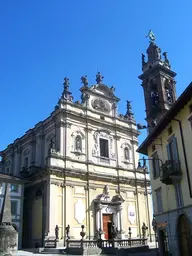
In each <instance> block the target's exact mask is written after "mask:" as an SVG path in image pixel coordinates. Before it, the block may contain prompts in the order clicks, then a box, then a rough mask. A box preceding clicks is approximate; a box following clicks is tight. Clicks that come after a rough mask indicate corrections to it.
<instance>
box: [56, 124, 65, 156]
mask: <svg viewBox="0 0 192 256" xmlns="http://www.w3.org/2000/svg"><path fill="white" fill-rule="evenodd" d="M58 126H59V127H60V128H59V129H60V132H59V135H58V137H59V138H58V141H59V149H60V154H61V155H62V156H64V155H66V152H65V143H67V142H66V141H65V132H66V131H65V128H64V126H65V123H64V122H60V123H58V124H57V127H58ZM66 146H67V145H66Z"/></svg>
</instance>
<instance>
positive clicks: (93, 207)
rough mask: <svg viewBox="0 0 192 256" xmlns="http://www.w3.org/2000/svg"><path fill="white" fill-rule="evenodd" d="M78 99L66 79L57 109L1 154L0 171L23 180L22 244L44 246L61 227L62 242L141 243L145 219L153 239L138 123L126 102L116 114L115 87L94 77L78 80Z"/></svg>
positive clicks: (149, 197)
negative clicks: (128, 239)
mask: <svg viewBox="0 0 192 256" xmlns="http://www.w3.org/2000/svg"><path fill="white" fill-rule="evenodd" d="M81 80H82V83H83V86H82V87H81V88H80V92H81V100H80V101H77V102H74V101H73V97H72V93H71V92H70V90H69V79H68V78H65V79H64V90H63V93H62V96H61V98H60V99H59V102H58V104H57V105H56V107H55V110H54V111H53V112H52V113H51V114H50V116H49V117H48V118H47V119H45V120H44V121H41V122H39V123H38V124H36V125H35V127H34V128H32V129H30V130H28V131H27V132H26V133H25V134H24V135H23V136H22V137H21V138H18V139H16V140H15V141H14V142H13V144H11V145H9V146H8V147H7V148H6V149H5V150H3V151H2V152H1V156H2V159H3V163H2V168H4V170H6V171H7V173H11V174H14V175H18V176H19V177H24V178H25V179H26V180H27V183H26V184H25V199H24V212H23V247H38V246H42V244H43V239H44V237H45V235H48V236H54V235H55V227H56V225H58V227H59V239H60V241H61V242H62V243H63V242H64V240H65V237H66V226H68V225H69V226H70V237H71V238H73V239H80V231H81V225H85V231H86V237H87V239H94V238H97V237H98V232H102V238H103V239H110V238H111V231H110V230H111V228H110V227H111V225H112V222H114V224H115V227H116V229H117V231H118V234H117V235H118V237H119V238H126V237H127V236H128V228H129V227H131V231H132V237H135V238H137V237H138V238H140V237H141V235H142V224H143V222H144V223H145V224H146V225H147V226H148V235H149V239H151V233H152V229H151V222H152V207H151V190H150V180H149V174H148V171H147V169H146V166H143V167H142V166H139V167H138V160H139V155H138V153H137V152H136V149H137V147H138V135H139V132H138V130H137V126H136V122H135V119H134V115H133V113H132V109H131V105H130V102H129V101H127V107H126V111H125V113H124V114H121V113H118V110H117V107H118V102H119V100H120V99H119V98H118V97H117V96H116V95H115V88H114V87H113V86H112V87H111V86H107V85H106V84H104V83H103V77H102V75H101V74H100V73H99V72H98V74H97V76H96V83H95V84H93V85H91V86H89V84H88V80H87V77H86V76H85V77H82V78H81Z"/></svg>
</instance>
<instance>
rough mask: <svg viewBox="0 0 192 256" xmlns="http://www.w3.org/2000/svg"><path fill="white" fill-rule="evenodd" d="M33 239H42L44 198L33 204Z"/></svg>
mask: <svg viewBox="0 0 192 256" xmlns="http://www.w3.org/2000/svg"><path fill="white" fill-rule="evenodd" d="M32 204H33V206H32V239H41V237H42V198H38V200H36V199H34V200H33V202H32Z"/></svg>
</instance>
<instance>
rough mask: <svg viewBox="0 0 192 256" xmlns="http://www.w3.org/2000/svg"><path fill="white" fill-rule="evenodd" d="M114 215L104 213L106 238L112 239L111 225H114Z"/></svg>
mask: <svg viewBox="0 0 192 256" xmlns="http://www.w3.org/2000/svg"><path fill="white" fill-rule="evenodd" d="M112 220H113V215H112V214H103V232H104V238H105V239H112V235H111V225H112Z"/></svg>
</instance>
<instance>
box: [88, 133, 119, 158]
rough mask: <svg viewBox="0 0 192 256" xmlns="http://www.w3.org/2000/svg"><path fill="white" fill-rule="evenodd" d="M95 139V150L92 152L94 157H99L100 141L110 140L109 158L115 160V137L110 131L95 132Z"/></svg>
mask: <svg viewBox="0 0 192 256" xmlns="http://www.w3.org/2000/svg"><path fill="white" fill-rule="evenodd" d="M93 138H94V140H95V144H94V149H93V151H92V155H93V156H99V139H100V138H101V139H108V141H109V156H110V158H113V159H114V158H115V153H114V152H113V151H112V149H113V136H112V135H110V132H109V131H108V130H96V131H95V132H94V135H93Z"/></svg>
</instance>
